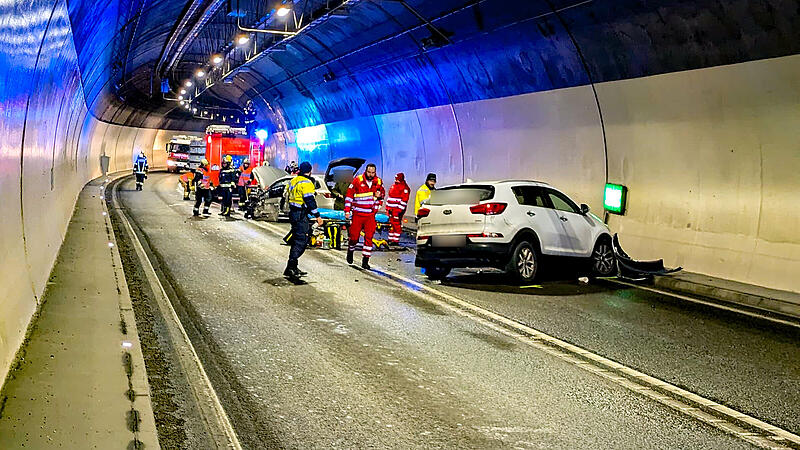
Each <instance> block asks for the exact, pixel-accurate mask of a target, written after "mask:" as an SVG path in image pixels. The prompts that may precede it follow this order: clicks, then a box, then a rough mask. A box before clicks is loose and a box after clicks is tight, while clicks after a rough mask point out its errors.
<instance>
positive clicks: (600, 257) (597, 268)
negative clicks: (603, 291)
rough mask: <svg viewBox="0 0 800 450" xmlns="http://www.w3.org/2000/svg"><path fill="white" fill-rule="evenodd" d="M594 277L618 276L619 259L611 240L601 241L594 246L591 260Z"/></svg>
mask: <svg viewBox="0 0 800 450" xmlns="http://www.w3.org/2000/svg"><path fill="white" fill-rule="evenodd" d="M589 260H590V263H591V272H592V276H593V277H610V276H614V275H616V274H617V258H616V256H615V255H614V249H613V248H612V247H611V240H610V239H600V240H598V241H597V243H595V244H594V249H593V250H592V256H591V257H590V258H589Z"/></svg>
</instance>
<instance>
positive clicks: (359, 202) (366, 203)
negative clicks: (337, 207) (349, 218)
mask: <svg viewBox="0 0 800 450" xmlns="http://www.w3.org/2000/svg"><path fill="white" fill-rule="evenodd" d="M385 196H386V190H385V189H384V188H383V181H382V180H381V179H380V178H379V177H375V178H373V179H372V186H370V185H368V184H367V180H366V177H364V175H363V174H362V175H359V176H357V177H355V178H353V182H352V183H350V187H348V188H347V195H345V197H344V212H345V214H347V213H349V212H352V213H353V214H356V215H359V216H371V215H375V213H376V212H378V210H379V209H380V208H381V202H382V201H383V197H385Z"/></svg>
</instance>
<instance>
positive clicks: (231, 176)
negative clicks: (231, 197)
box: [219, 167, 236, 189]
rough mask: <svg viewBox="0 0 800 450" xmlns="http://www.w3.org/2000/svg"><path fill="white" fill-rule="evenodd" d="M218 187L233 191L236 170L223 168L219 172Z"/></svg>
mask: <svg viewBox="0 0 800 450" xmlns="http://www.w3.org/2000/svg"><path fill="white" fill-rule="evenodd" d="M219 186H220V187H223V188H231V189H233V187H234V186H236V169H234V168H233V167H223V168H222V169H220V170H219Z"/></svg>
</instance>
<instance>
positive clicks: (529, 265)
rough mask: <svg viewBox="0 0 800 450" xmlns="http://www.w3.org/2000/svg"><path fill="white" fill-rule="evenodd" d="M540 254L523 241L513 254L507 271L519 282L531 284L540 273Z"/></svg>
mask: <svg viewBox="0 0 800 450" xmlns="http://www.w3.org/2000/svg"><path fill="white" fill-rule="evenodd" d="M540 259H541V258H539V252H537V251H536V248H534V246H533V245H531V243H530V242H528V241H522V242H520V243H518V244H517V245H516V247H514V251H513V252H511V260H509V261H508V266H507V268H506V271H507V272H508V273H509V274H511V275H513V276H514V277H515V278H516V279H517V281H519V282H522V283H530V282H531V281H533V280H534V279H535V278H536V273H537V272H538V271H539V260H540Z"/></svg>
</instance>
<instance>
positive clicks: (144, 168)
mask: <svg viewBox="0 0 800 450" xmlns="http://www.w3.org/2000/svg"><path fill="white" fill-rule="evenodd" d="M149 170H150V167H149V166H148V165H147V156H145V155H144V152H139V154H138V155H136V159H135V160H134V161H133V174H134V175H136V190H137V191H141V190H142V186H144V180H145V178H147V172H148V171H149Z"/></svg>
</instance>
